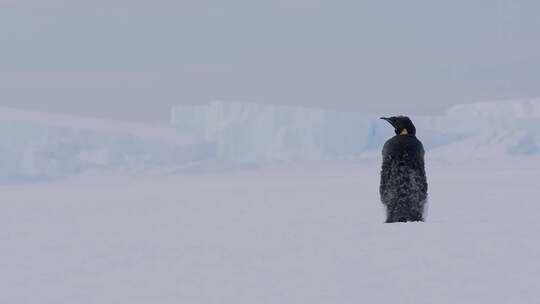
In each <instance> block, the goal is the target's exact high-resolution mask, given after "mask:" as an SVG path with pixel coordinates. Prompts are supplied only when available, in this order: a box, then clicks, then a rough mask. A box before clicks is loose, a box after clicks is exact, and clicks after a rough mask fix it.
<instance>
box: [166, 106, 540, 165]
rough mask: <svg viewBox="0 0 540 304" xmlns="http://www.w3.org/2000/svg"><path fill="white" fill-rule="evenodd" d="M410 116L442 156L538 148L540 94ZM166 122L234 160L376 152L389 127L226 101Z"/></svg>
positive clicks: (176, 112) (360, 118) (181, 111)
mask: <svg viewBox="0 0 540 304" xmlns="http://www.w3.org/2000/svg"><path fill="white" fill-rule="evenodd" d="M411 118H412V119H413V121H414V122H415V124H416V125H417V130H418V137H419V138H420V139H421V140H422V141H423V142H424V145H425V147H426V149H427V150H430V153H431V155H433V156H434V157H437V158H441V159H445V158H446V159H459V158H478V157H480V158H481V157H491V156H501V155H505V156H513V155H532V154H537V153H538V152H539V150H540V148H539V146H540V138H539V137H538V135H537V132H536V131H535V128H536V126H537V125H538V124H539V123H540V99H531V100H512V101H494V102H479V103H472V104H463V105H456V106H453V107H451V108H450V109H449V110H448V111H447V113H446V114H445V115H436V116H415V115H411ZM171 124H172V125H173V126H174V127H176V128H177V129H179V130H181V131H182V132H186V133H189V134H191V136H192V137H193V138H195V139H196V140H197V141H199V142H204V143H212V144H215V145H216V150H217V151H216V154H217V157H218V158H220V159H224V160H231V161H238V162H271V161H299V160H300V161H318V160H332V159H355V158H358V157H362V156H365V155H373V154H374V153H378V152H379V150H380V149H381V147H382V144H383V143H384V142H385V140H386V139H388V138H389V137H391V136H392V135H393V130H392V129H391V128H390V127H389V126H388V125H387V124H386V122H384V121H381V120H379V119H378V116H376V115H368V114H366V113H358V112H338V111H332V110H325V109H317V108H305V107H293V106H281V105H269V104H257V103H243V102H225V101H214V102H211V103H210V104H207V105H199V106H177V107H174V108H173V109H172V115H171Z"/></svg>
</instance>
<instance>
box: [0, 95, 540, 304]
mask: <svg viewBox="0 0 540 304" xmlns="http://www.w3.org/2000/svg"><path fill="white" fill-rule="evenodd" d="M529 103H530V104H529ZM537 104H538V102H537V101H532V102H528V101H524V102H523V101H520V102H515V103H512V104H505V105H503V106H497V105H495V106H493V104H492V103H487V104H476V105H471V106H469V107H468V108H467V109H469V110H463V108H460V107H456V108H454V109H453V110H451V111H449V113H448V115H446V116H444V117H418V118H417V119H415V122H417V125H418V127H419V136H420V137H421V139H422V140H423V141H424V144H425V145H426V147H428V151H427V162H426V163H427V173H428V181H429V186H430V188H429V195H430V205H429V210H428V211H429V214H428V217H427V222H425V223H407V224H383V221H384V215H383V209H382V206H381V204H380V202H379V197H378V183H379V164H380V157H379V156H378V154H379V152H380V144H381V142H382V141H383V140H384V139H385V136H389V135H390V134H391V133H392V130H391V128H390V126H387V125H386V124H385V123H384V122H382V121H380V122H379V121H378V120H377V119H376V118H375V119H373V121H372V124H363V123H362V122H360V123H359V124H358V126H359V128H360V129H359V130H351V132H353V131H358V132H359V133H358V134H360V136H359V137H358V138H359V139H360V145H356V144H354V143H351V144H350V145H349V144H347V142H348V141H349V140H350V139H351V138H352V137H345V138H348V139H346V140H343V138H342V139H336V140H335V141H333V142H336V143H339V146H338V147H339V149H338V150H328V149H327V148H328V147H329V146H328V144H329V143H331V142H332V141H331V139H332V137H335V136H336V134H337V133H339V132H343V130H346V129H347V128H348V127H350V125H349V123H351V122H354V118H350V119H351V120H347V118H343V117H351V116H347V115H345V114H336V113H334V114H332V113H330V114H328V113H326V114H321V113H325V112H321V110H313V109H312V110H305V111H304V110H302V109H300V110H299V109H296V110H292V111H291V110H290V109H286V108H285V109H283V108H282V109H281V110H279V111H277V112H276V110H275V108H273V107H266V108H263V109H262V110H264V111H263V113H262V114H260V116H257V117H261V118H264V119H266V120H264V121H263V123H261V124H260V125H259V126H258V128H259V129H256V128H254V126H256V122H255V121H251V120H249V117H251V115H255V114H253V113H254V112H256V111H258V110H261V109H260V108H259V109H257V108H254V109H251V110H246V109H249V108H250V107H249V106H248V107H245V106H243V105H240V106H238V105H237V106H234V105H233V111H240V112H242V113H244V114H242V115H244V116H242V115H240V116H238V115H239V114H235V113H236V112H232V114H231V112H230V109H229V110H225V111H223V112H220V111H221V110H219V109H218V111H217V113H218V114H216V115H222V116H220V117H221V118H219V117H217V118H216V117H214V119H216V121H218V122H221V123H223V124H222V125H221V126H218V127H216V126H215V125H214V126H212V124H213V122H212V121H213V120H211V121H210V122H204V124H203V121H198V122H192V123H194V125H192V126H199V127H200V128H202V129H198V130H196V128H195V129H188V128H187V126H188V125H189V124H191V123H188V124H187V125H183V126H184V127H185V128H182V127H181V126H182V125H181V124H175V125H176V129H174V128H170V127H157V126H145V125H137V124H124V123H117V122H110V121H103V120H95V119H82V118H77V117H69V116H65V115H52V114H43V113H28V112H24V111H16V110H11V109H0V120H1V122H0V124H2V126H3V128H2V131H0V132H1V134H0V135H2V139H1V140H0V142H1V144H0V156H1V157H0V170H2V172H1V174H0V177H2V178H1V179H0V195H1V197H2V202H1V204H0V256H1V259H0V272H1V274H0V303H17V304H19V303H21V304H26V303H28V304H34V303H54V304H56V303H80V304H85V303H89V304H90V303H92V304H94V303H100V304H103V303H114V304H116V303H130V304H138V303H145V304H146V303H190V304H191V303H194V304H198V303H234V304H240V303H249V304H253V303H279V304H286V303H295V304H296V303H309V304H314V303H325V304H326V303H364V302H366V303H392V304H395V303H438V304H444V303H475V304H476V303H537V302H538V301H539V299H540V283H538V278H539V277H540V260H539V259H538V256H540V243H539V242H538V241H537V240H538V236H537V233H538V231H540V222H539V221H538V220H537V218H538V215H537V212H540V207H538V197H540V187H538V181H539V180H540V155H539V153H538V149H537V148H538V143H539V138H538V135H537V131H536V125H537V124H536V122H537V121H538V120H539V119H540V114H538V113H540V112H538V111H536V109H537V108H536V106H537ZM222 106H223V105H222ZM224 107H225V108H227V107H229V106H227V105H225V106H224ZM234 107H237V108H234ZM238 107H239V108H238ZM493 108H495V109H493ZM234 109H236V110H234ZM475 109H476V110H475ZM192 110H193V109H192ZM199 110H201V109H199ZM202 110H204V111H206V113H203V114H196V113H195V114H193V115H192V116H190V115H187V116H186V119H187V118H189V117H191V118H192V119H194V120H196V119H195V118H196V117H197V116H196V115H202V116H200V117H208V114H209V113H214V114H215V113H216V112H212V111H214V110H210V111H209V110H208V109H204V108H203V109H202ZM177 111H178V109H177ZM208 111H209V112H208ZM246 111H247V112H246ZM295 111H299V112H295ZM460 111H461V112H460ZM535 111H536V112H535ZM283 112H284V113H283ZM219 113H221V114H219ZM272 113H274V114H272ZM275 113H278V114H275ZM279 113H281V114H279ZM294 113H296V114H294ZM306 113H308V114H309V113H311V114H309V115H306ZM460 113H461V114H460ZM506 114H508V115H506ZM246 115H247V116H246ZM274 115H278V116H279V117H281V118H279V119H283V120H279V119H278V120H275V116H274ZM334 115H337V116H340V115H343V116H341V117H342V118H343V119H342V120H341V122H345V125H340V124H339V123H337V124H334V122H336V121H337V120H336V118H335V117H337V116H334ZM176 117H177V119H178V118H179V117H180V116H176ZM239 117H240V118H239ZM224 118H227V119H224ZM245 119H248V120H247V121H246V120H245ZM276 121H277V122H279V124H276ZM321 122H322V123H321ZM448 122H458V124H457V125H456V126H455V128H449V127H448ZM241 123H246V125H244V127H245V128H247V129H246V130H242V129H241V128H239V127H238V126H239V124H241ZM379 123H380V125H379ZM205 124H206V125H205ZM209 125H210V126H209ZM279 125H282V127H283V128H282V129H281V130H277V129H276V126H277V127H279ZM199 127H197V128H199ZM209 127H211V128H210V130H213V131H212V132H213V133H212V132H211V133H208V134H206V135H204V134H200V132H201V130H203V131H204V130H209V129H207V128H209ZM250 128H251V129H250ZM261 128H262V130H263V131H264V132H263V133H260V132H257V130H261ZM383 130H385V131H383ZM468 130H470V131H471V132H465V131H468ZM204 132H206V131H204ZM231 132H232V133H231ZM336 132H337V133H336ZM242 134H243V135H244V137H239V135H242ZM261 134H264V135H266V136H267V137H266V139H268V140H270V141H272V142H273V143H274V145H271V146H264V145H263V144H260V145H259V144H256V143H261V141H260V140H263V139H265V138H264V137H263V138H262V139H258V138H257V136H258V135H261ZM302 134H304V135H306V134H307V135H308V136H311V137H309V138H307V137H306V138H305V140H301V141H296V140H292V141H283V139H286V138H289V139H290V138H295V136H299V135H302ZM362 134H363V135H362ZM385 134H386V135H385ZM203 135H204V136H203ZM231 136H232V137H231ZM321 136H322V137H321ZM227 138H235V140H236V143H237V144H238V145H239V147H246V148H250V149H251V150H247V151H246V153H245V154H242V155H240V156H239V157H236V156H235V154H234V151H237V152H242V151H240V150H239V148H238V147H235V146H234V145H232V144H231V143H229V142H228V141H227ZM253 138H255V139H256V140H255V141H253V142H252V141H251V139H253ZM254 143H255V144H254ZM285 143H287V144H285ZM291 144H293V145H292V146H291ZM224 149H225V150H224ZM227 149H229V150H227ZM235 149H236V150H235ZM354 149H360V150H354ZM354 151H356V152H358V151H360V152H361V153H359V154H355V153H356V152H354ZM267 152H268V153H267ZM351 152H353V153H352V154H351ZM276 155H277V156H279V157H277V160H280V161H278V162H276V161H269V158H267V156H271V157H270V158H272V156H276ZM306 155H308V156H312V157H307V158H308V159H311V161H310V162H297V161H294V160H295V158H297V157H299V156H306ZM329 155H330V156H332V157H328V156H329ZM260 156H262V157H260ZM241 160H244V161H245V160H250V162H249V163H246V162H241ZM274 160H276V159H274ZM21 176H22V177H21ZM36 176H41V177H43V178H39V179H37V180H36V179H31V178H30V177H36ZM19 177H20V178H19ZM29 178H30V179H29ZM29 181H32V183H29ZM36 181H39V182H36Z"/></svg>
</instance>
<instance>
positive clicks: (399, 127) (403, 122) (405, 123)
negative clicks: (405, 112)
mask: <svg viewBox="0 0 540 304" xmlns="http://www.w3.org/2000/svg"><path fill="white" fill-rule="evenodd" d="M381 119H383V120H386V121H388V122H389V123H390V124H391V125H392V127H394V132H396V134H398V135H413V136H414V135H416V128H415V127H414V124H413V123H412V121H411V119H410V118H409V117H407V116H392V117H381Z"/></svg>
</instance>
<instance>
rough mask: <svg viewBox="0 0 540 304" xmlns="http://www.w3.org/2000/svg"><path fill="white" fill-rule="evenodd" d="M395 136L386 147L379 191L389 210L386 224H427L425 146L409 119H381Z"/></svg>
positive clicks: (387, 210)
mask: <svg viewBox="0 0 540 304" xmlns="http://www.w3.org/2000/svg"><path fill="white" fill-rule="evenodd" d="M381 119H383V120H386V121H387V122H389V123H390V124H391V125H392V127H394V131H395V133H396V135H395V136H394V137H392V138H390V139H389V140H388V141H386V143H385V144H384V147H383V151H382V159H383V161H382V170H381V184H380V188H379V192H380V195H381V201H382V203H383V204H384V205H385V207H386V223H395V222H419V221H424V220H425V218H424V209H425V205H426V203H427V198H428V183H427V178H426V170H425V164H424V154H425V151H424V146H423V145H422V142H421V141H420V140H418V138H416V128H415V126H414V124H413V123H412V121H411V119H410V118H409V117H406V116H393V117H381Z"/></svg>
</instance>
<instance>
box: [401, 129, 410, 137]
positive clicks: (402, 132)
mask: <svg viewBox="0 0 540 304" xmlns="http://www.w3.org/2000/svg"><path fill="white" fill-rule="evenodd" d="M408 134H409V131H408V130H407V129H405V128H403V130H401V133H399V135H408Z"/></svg>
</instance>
